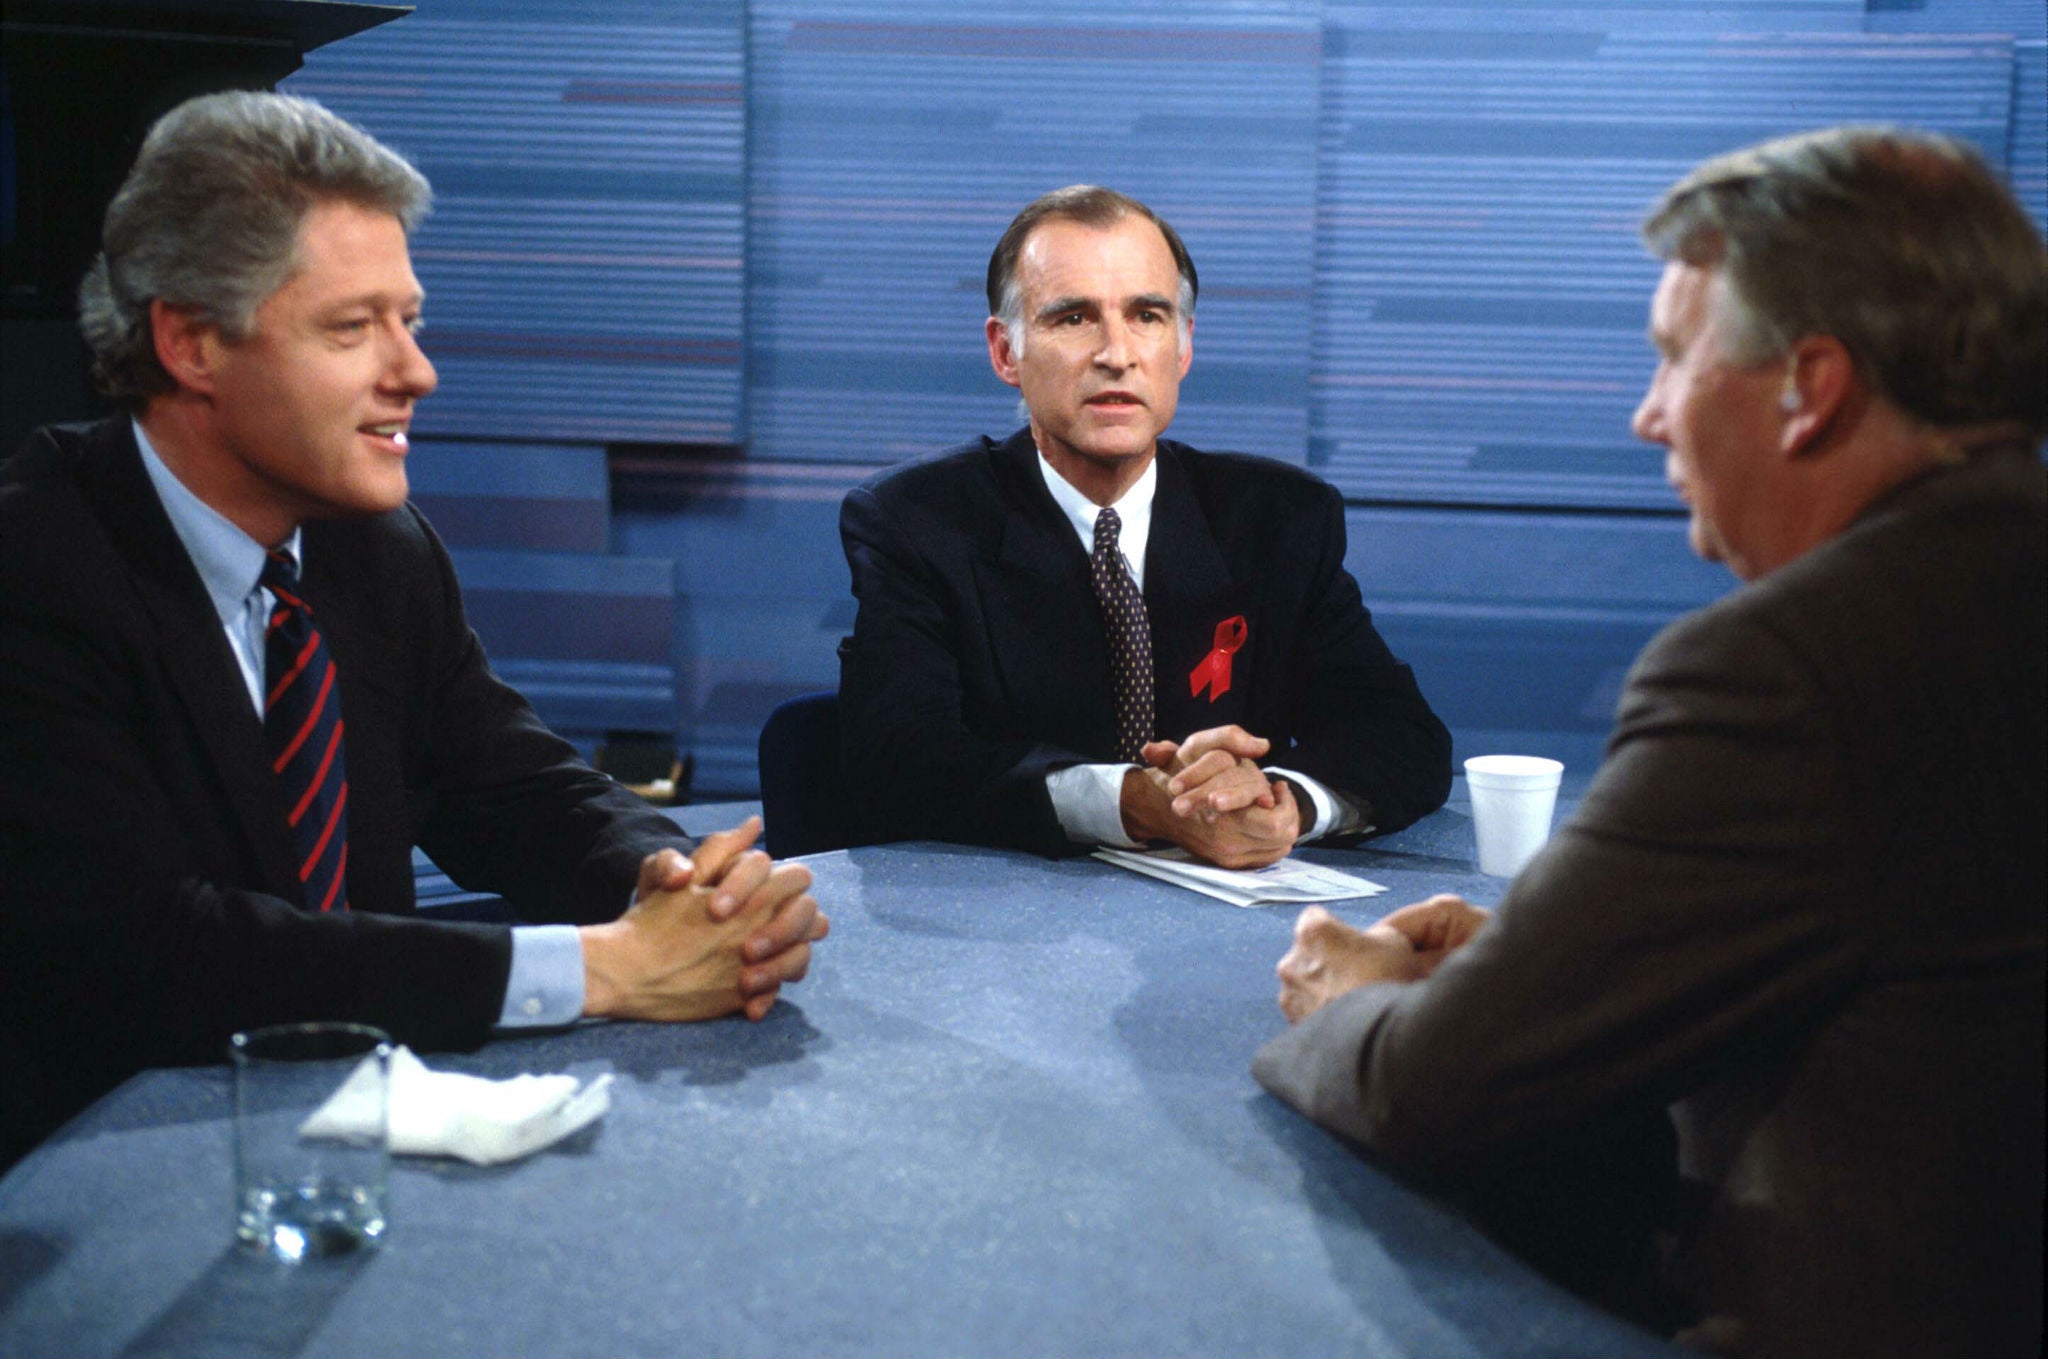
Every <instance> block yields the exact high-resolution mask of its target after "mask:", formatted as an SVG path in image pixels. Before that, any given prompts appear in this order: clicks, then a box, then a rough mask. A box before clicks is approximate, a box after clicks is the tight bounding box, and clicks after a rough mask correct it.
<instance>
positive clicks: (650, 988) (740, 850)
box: [579, 817, 831, 1020]
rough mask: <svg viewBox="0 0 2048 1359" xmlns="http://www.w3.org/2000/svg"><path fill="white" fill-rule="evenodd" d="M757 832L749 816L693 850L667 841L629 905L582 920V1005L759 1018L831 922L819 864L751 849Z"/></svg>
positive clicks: (619, 1011)
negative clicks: (816, 889)
mask: <svg viewBox="0 0 2048 1359" xmlns="http://www.w3.org/2000/svg"><path fill="white" fill-rule="evenodd" d="M760 833H761V821H760V818H759V817H748V818H747V819H746V820H745V821H744V822H742V823H741V824H740V825H739V826H737V827H735V828H734V829H732V830H729V831H720V832H718V833H717V834H715V835H707V836H705V837H704V839H703V841H702V842H700V843H699V844H698V846H697V851H696V853H695V854H693V855H689V856H685V855H684V854H682V853H681V852H680V851H678V850H673V849H664V850H661V851H659V852H657V853H654V854H650V855H648V856H647V858H646V859H644V860H643V861H642V862H641V864H640V881H639V885H638V888H637V890H636V891H635V893H634V896H633V904H632V905H631V906H630V907H628V908H627V910H626V913H625V914H624V915H622V916H620V917H619V918H618V919H617V920H614V921H611V922H609V923H608V924H603V925H585V926H583V927H582V929H581V930H580V931H579V934H580V936H581V938H582V941H583V977H584V986H583V1012H584V1013H585V1014H586V1015H603V1016H608V1017H610V1018H614V1019H657V1020H691V1019H712V1018H715V1017H717V1016H719V1015H725V1014H731V1013H732V1012H733V1011H735V1010H740V1011H743V1012H744V1013H745V1014H746V1016H747V1018H749V1019H761V1018H763V1017H765V1016H766V1015H767V1013H768V1011H769V1010H770V1009H772V1008H773V1007H774V1005H775V997H776V993H777V992H778V991H779V990H780V989H781V987H782V986H783V984H784V983H786V982H795V981H801V980H802V979H803V976H804V973H805V972H806V971H807V970H809V968H810V964H811V945H812V944H813V943H815V942H816V941H818V940H820V939H823V938H824V937H825V935H826V933H827V931H828V930H830V928H831V922H830V921H829V920H828V919H826V917H825V915H824V913H823V912H821V911H820V910H819V909H818V903H817V902H816V901H813V900H812V899H811V897H810V895H809V889H810V886H811V871H810V870H809V869H808V868H805V867H803V866H802V865H801V864H781V865H778V864H776V863H775V862H774V861H773V860H772V859H770V858H769V857H768V855H766V854H765V853H763V852H761V851H760V850H757V849H754V848H753V844H754V839H755V837H756V836H758V835H759V834H760Z"/></svg>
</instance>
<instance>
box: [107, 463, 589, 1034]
mask: <svg viewBox="0 0 2048 1359" xmlns="http://www.w3.org/2000/svg"><path fill="white" fill-rule="evenodd" d="M133 428H134V430H135V444H136V446H137V447H138V448H140V449H141V450H142V466H143V468H144V470H145V471H147V472H148V473H149V480H150V484H151V485H153V486H155V487H156V494H157V498H158V499H159V500H161V501H163V505H164V513H165V514H167V515H169V516H170V520H171V528H172V529H174V530H175V531H176V532H177V535H178V540H179V541H180V542H182V543H183V544H184V545H185V551H186V553H187V554H188V555H189V556H190V557H191V558H192V565H193V566H195V567H197V568H198V570H199V579H200V582H201V583H202V584H203V585H205V586H206V594H207V597H208V598H209V599H211V600H212V601H213V609H214V612H215V613H217V614H219V615H220V625H221V629H222V630H223V631H224V632H226V634H227V639H228V647H229V649H230V650H231V651H233V652H234V655H235V664H236V665H237V666H239V667H240V668H241V671H242V683H243V684H244V685H246V686H247V688H248V690H249V703H250V705H251V706H252V707H253V708H254V709H255V710H256V715H257V718H258V719H259V720H260V719H261V718H262V716H263V637H264V632H265V630H266V627H267V623H268V619H269V617H270V609H271V605H272V604H274V603H275V602H276V601H275V599H274V598H273V597H272V595H271V593H270V591H268V590H266V589H264V588H263V587H262V586H261V585H259V584H258V583H257V579H258V577H260V576H261V575H262V574H263V561H264V557H265V550H264V547H263V544H261V543H259V542H257V541H256V540H255V539H254V538H251V537H250V536H249V535H248V534H246V533H244V532H242V530H241V529H239V528H237V527H235V525H234V524H233V523H232V522H230V521H229V520H228V518H227V517H226V516H225V515H223V514H221V513H220V511H218V510H216V509H214V508H213V506H211V505H209V504H207V503H206V502H205V501H203V500H201V499H200V498H199V497H198V496H196V495H194V494H193V493H192V492H191V490H190V489H189V488H188V487H186V485H185V483H184V482H182V481H179V480H178V477H177V474H176V473H174V472H172V471H171V469H170V468H169V467H167V466H166V465H165V464H164V460H163V459H162V458H161V457H159V456H158V455H157V451H156V449H155V448H153V447H151V445H150V442H149V436H148V435H147V434H145V433H143V431H142V426H141V425H140V424H139V423H138V424H135V425H133ZM283 548H284V550H285V551H286V552H288V553H290V554H291V556H292V558H293V559H294V560H299V561H302V560H303V558H301V557H300V554H299V532H298V530H297V529H294V530H292V536H291V537H290V538H288V539H286V540H285V542H284V544H283ZM582 1014H583V941H582V939H581V938H580V937H579V936H578V935H577V933H576V927H575V926H574V925H518V926H514V927H513V930H512V972H511V975H510V976H509V977H508V978H507V979H506V983H505V1003H504V1005H503V1007H502V1008H501V1010H500V1012H499V1015H498V1023H499V1025H500V1026H501V1027H504V1028H514V1029H519V1028H532V1027H537V1026H540V1025H546V1024H569V1023H573V1022H575V1021H576V1020H577V1019H578V1018H580V1017H581V1016H582Z"/></svg>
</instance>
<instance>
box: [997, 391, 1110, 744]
mask: <svg viewBox="0 0 2048 1359" xmlns="http://www.w3.org/2000/svg"><path fill="white" fill-rule="evenodd" d="M989 468H990V471H991V473H992V475H993V476H994V478H995V483H996V498H997V503H998V506H999V508H1000V509H1001V511H1002V529H1001V534H1000V539H999V541H997V542H996V543H995V545H994V552H993V555H992V557H991V559H990V560H989V561H988V562H987V567H988V570H989V572H990V578H989V585H990V587H992V588H991V591H990V593H991V594H992V595H993V597H994V598H995V599H997V600H999V601H1000V603H999V605H998V606H997V607H993V608H990V609H989V610H988V617H989V633H990V644H991V646H992V647H993V648H994V650H995V654H996V660H997V665H998V666H999V667H1000V669H1001V672H1002V683H1003V688H1004V694H1005V697H1006V698H1007V699H1008V701H1009V704H1010V707H1011V710H1012V711H1013V712H1018V713H1023V714H1027V715H1028V717H1029V721H1028V723H1027V724H1026V729H1028V730H1030V731H1031V732H1032V733H1033V734H1034V735H1035V736H1038V737H1039V738H1040V739H1042V740H1046V741H1048V742H1050V743H1051V744H1055V745H1060V746H1065V747H1068V748H1070V749H1073V750H1075V751H1078V752H1080V753H1082V754H1088V755H1096V756H1098V757H1100V758H1107V752H1109V751H1112V750H1114V749H1115V748H1116V705H1115V700H1114V698H1113V697H1112V695H1111V693H1110V689H1109V649H1108V647H1107V645H1106V644H1105V643H1104V641H1103V636H1102V613H1101V610H1100V608H1099V606H1098V605H1097V604H1096V602H1095V587H1094V585H1093V584H1092V583H1091V581H1090V579H1089V574H1088V554H1087V552H1085V551H1084V550H1083V549H1082V547H1081V543H1080V540H1079V539H1078V538H1076V537H1075V536H1074V529H1073V525H1071V524H1069V523H1068V522H1067V518H1066V516H1065V515H1064V514H1062V513H1061V512H1060V508H1059V506H1058V505H1057V504H1055V503H1054V501H1053V498H1052V493H1051V492H1050V491H1048V490H1046V488H1045V478H1044V477H1043V476H1042V475H1040V473H1039V468H1038V448H1037V446H1036V445H1035V444H1034V443H1033V442H1032V440H1031V431H1030V429H1029V428H1028V427H1027V428H1025V429H1023V430H1021V431H1019V432H1018V433H1017V434H1015V435H1013V436H1012V437H1011V438H1010V439H1009V440H1008V441H1007V442H1005V443H1003V444H1002V445H1000V446H999V447H995V448H992V449H991V450H990V452H989Z"/></svg>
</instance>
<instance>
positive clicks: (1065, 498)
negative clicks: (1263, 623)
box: [1038, 452, 1340, 849]
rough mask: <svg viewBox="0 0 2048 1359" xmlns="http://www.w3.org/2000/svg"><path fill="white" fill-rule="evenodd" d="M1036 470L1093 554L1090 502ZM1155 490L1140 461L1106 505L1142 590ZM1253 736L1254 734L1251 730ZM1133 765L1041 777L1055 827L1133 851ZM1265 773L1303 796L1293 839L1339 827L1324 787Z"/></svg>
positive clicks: (1048, 468) (1050, 471) (1081, 841)
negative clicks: (1128, 780)
mask: <svg viewBox="0 0 2048 1359" xmlns="http://www.w3.org/2000/svg"><path fill="white" fill-rule="evenodd" d="M1038 472H1039V475H1040V476H1042V477H1044V478H1045V489H1046V490H1047V491H1049V492H1051V493H1052V499H1053V503H1054V504H1055V505H1058V506H1059V508H1060V512H1061V513H1062V514H1064V515H1065V516H1066V517H1067V522H1068V523H1069V524H1071V525H1073V528H1074V533H1075V534H1076V536H1078V537H1079V538H1080V540H1081V550H1082V551H1083V552H1086V553H1088V554H1089V555H1090V556H1093V555H1094V553H1095V516H1096V515H1097V514H1098V513H1099V512H1100V511H1099V510H1098V508H1097V506H1096V504H1095V502H1094V501H1092V500H1090V499H1088V497H1087V496H1085V495H1082V494H1081V492H1080V491H1079V490H1077V489H1075V487H1074V486H1073V484H1072V483H1070V482H1069V481H1068V480H1067V479H1066V478H1065V477H1063V476H1061V475H1060V474H1059V472H1058V471H1057V470H1056V469H1055V468H1054V467H1053V465H1052V463H1051V462H1049V461H1047V460H1046V456H1045V454H1044V453H1042V452H1041V453H1040V454H1039V455H1038ZM1158 489H1159V464H1158V463H1157V462H1156V461H1155V462H1151V463H1148V464H1146V466H1145V471H1144V473H1143V474H1142V475H1141V476H1139V478H1138V479H1137V481H1135V482H1133V483H1132V484H1131V489H1130V490H1128V491H1125V492H1124V496H1123V499H1121V500H1119V501H1117V502H1116V504H1114V505H1111V506H1108V508H1109V509H1112V510H1115V511H1116V517H1117V519H1118V520H1119V521H1120V524H1121V527H1120V528H1119V531H1118V533H1117V540H1116V544H1117V549H1118V551H1119V552H1120V553H1121V554H1122V556H1123V559H1124V565H1125V567H1127V568H1128V569H1129V570H1130V573H1131V580H1132V581H1133V582H1134V583H1135V584H1136V585H1137V587H1138V588H1139V589H1140V590H1143V589H1144V588H1145V548H1146V545H1147V544H1149V543H1150V542H1151V541H1152V496H1153V493H1154V492H1155V491H1157V490H1158ZM1252 734H1253V735H1254V736H1256V735H1258V733H1257V732H1253V733H1252ZM1137 767H1138V766H1137V765H1135V764H1130V763H1124V764H1072V765H1068V766H1067V767H1066V768H1064V769H1055V770H1054V771H1053V772H1052V773H1050V774H1047V775H1046V776H1045V789H1046V792H1047V793H1048V794H1050V795H1051V797H1052V810H1053V815H1054V816H1055V817H1057V818H1058V819H1059V823H1060V829H1061V830H1063V831H1065V832H1066V833H1067V838H1068V839H1069V840H1071V841H1073V842H1074V843H1075V844H1077V845H1113V846H1115V847H1116V848H1118V849H1137V848H1138V847H1139V846H1138V842H1137V841H1135V840H1133V839H1131V837H1130V836H1128V835H1126V834H1124V814H1123V791H1124V774H1125V773H1126V771H1128V770H1132V769H1136V768H1137ZM1266 773H1267V774H1269V775H1284V776H1285V777H1286V779H1287V781H1288V782H1289V783H1292V784H1293V785H1294V786H1295V787H1297V788H1299V789H1301V790H1302V791H1303V792H1304V793H1306V794H1307V795H1308V800H1309V804H1310V805H1309V807H1308V808H1307V810H1308V812H1309V816H1308V818H1307V820H1308V825H1307V826H1306V827H1304V828H1303V830H1302V833H1301V834H1300V835H1298V836H1296V837H1295V840H1296V842H1297V843H1299V844H1307V843H1308V842H1309V841H1311V840H1315V839H1319V838H1321V837H1322V836H1325V835H1328V834H1329V833H1330V832H1331V831H1332V830H1335V829H1338V828H1339V817H1340V811H1339V807H1338V803H1337V799H1336V798H1335V796H1333V795H1332V794H1331V792H1330V790H1329V789H1328V788H1325V787H1324V786H1323V785H1322V784H1320V783H1318V782H1316V780H1314V779H1312V778H1310V777H1309V776H1308V775H1306V774H1299V773H1296V772H1295V771H1294V770H1292V769H1282V768H1281V767H1280V766H1278V765H1271V766H1268V767H1267V769H1266Z"/></svg>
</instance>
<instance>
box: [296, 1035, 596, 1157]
mask: <svg viewBox="0 0 2048 1359" xmlns="http://www.w3.org/2000/svg"><path fill="white" fill-rule="evenodd" d="M376 1062H377V1059H376V1058H375V1057H367V1058H364V1059H363V1062H362V1065H360V1066H358V1067H357V1068H356V1069H355V1070H354V1071H353V1072H351V1073H350V1074H349V1078H348V1079H347V1080H346V1081H343V1082H342V1083H341V1088H340V1089H338V1090H336V1091H335V1092H334V1093H333V1094H332V1095H329V1096H328V1097H327V1102H326V1103H325V1104H322V1105H321V1106H320V1107H319V1108H318V1109H316V1110H314V1111H313V1116H312V1117H311V1118H309V1119H307V1120H306V1121H305V1122H304V1123H303V1124H301V1125H300V1126H299V1136H301V1137H320V1138H343V1139H351V1140H353V1139H356V1138H360V1137H365V1136H370V1135H372V1134H374V1132H375V1129H376V1122H377V1105H376V1099H377V1094H376V1085H377V1067H376ZM579 1084H580V1083H579V1082H578V1081H577V1079H576V1078H575V1077H574V1076H514V1077H512V1078H511V1079H510V1080H504V1081H493V1080H486V1079H485V1078H483V1077H482V1076H465V1075H463V1074H461V1073H460V1072H456V1071H429V1070H428V1069H427V1066H426V1063H424V1062H422V1061H421V1060H420V1059H419V1058H418V1057H415V1056H414V1055H413V1052H412V1049H411V1048H408V1047H403V1046H400V1047H397V1048H394V1049H393V1050H392V1053H391V1094H390V1099H391V1106H390V1129H391V1151H392V1154H393V1155H397V1156H458V1157H461V1158H462V1159H463V1160H465V1161H468V1162H469V1163H470V1164H472V1165H479V1166H488V1165H497V1164H499V1163H500V1162H503V1161H516V1160H518V1159H519V1158H520V1157H522V1156H530V1155H532V1154H533V1153H534V1152H536V1151H539V1150H540V1149H541V1148H543V1147H546V1146H551V1145H553V1144H554V1143H556V1142H559V1141H561V1140H562V1139H563V1138H565V1137H567V1136H568V1135H569V1134H570V1133H572V1132H575V1131H576V1130H577V1129H578V1128H581V1127H584V1126H585V1125H587V1124H589V1123H591V1122H593V1121H594V1120H596V1119H597V1118H599V1117H601V1116H602V1115H603V1114H604V1112H605V1110H607V1109H609V1108H611V1107H612V1096H611V1084H612V1078H611V1073H610V1072H606V1073H604V1074H603V1075H601V1076H598V1077H597V1078H596V1079H595V1080H593V1081H591V1082H590V1083H589V1084H587V1085H582V1087H581V1088H580V1089H579V1088H578V1086H579Z"/></svg>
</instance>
